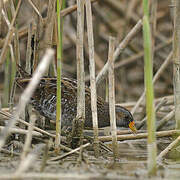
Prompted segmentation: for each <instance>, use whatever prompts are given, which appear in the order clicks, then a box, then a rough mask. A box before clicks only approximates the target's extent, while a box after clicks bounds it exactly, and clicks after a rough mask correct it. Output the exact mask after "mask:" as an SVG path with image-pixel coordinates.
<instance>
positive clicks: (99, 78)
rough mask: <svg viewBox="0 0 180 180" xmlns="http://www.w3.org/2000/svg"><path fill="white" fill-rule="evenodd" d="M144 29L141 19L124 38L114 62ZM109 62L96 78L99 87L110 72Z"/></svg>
mask: <svg viewBox="0 0 180 180" xmlns="http://www.w3.org/2000/svg"><path fill="white" fill-rule="evenodd" d="M141 27H142V20H141V19H140V20H139V21H138V22H137V24H136V25H135V26H134V27H133V28H132V29H131V31H130V32H129V33H128V34H127V36H126V37H125V38H124V40H123V41H122V42H121V43H120V44H119V45H118V47H117V48H116V50H115V52H114V58H113V60H114V61H116V60H117V57H118V56H119V55H120V54H121V53H122V51H123V50H124V48H125V47H126V46H127V45H128V43H129V42H130V41H131V40H132V38H133V37H134V36H135V35H136V34H137V32H138V31H139V30H140V28H141ZM108 66H109V65H108V62H107V63H106V64H105V65H104V67H103V69H102V70H101V71H100V72H99V73H98V75H97V77H96V84H97V86H99V84H100V82H101V81H102V80H103V78H104V77H105V76H106V74H107V70H108Z"/></svg>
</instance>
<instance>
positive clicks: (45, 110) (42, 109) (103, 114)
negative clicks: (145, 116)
mask: <svg viewBox="0 0 180 180" xmlns="http://www.w3.org/2000/svg"><path fill="white" fill-rule="evenodd" d="M28 81H29V79H21V78H18V79H17V84H18V85H19V86H20V87H22V88H24V87H25V86H26V84H27V82H28ZM61 91H62V93H61V97H62V99H61V107H62V127H63V126H71V125H72V120H73V119H74V118H75V117H76V113H77V82H76V80H71V79H69V78H62V80H61ZM90 95H91V94H90V89H89V88H88V87H86V88H85V103H86V106H85V116H86V117H85V127H90V128H92V112H91V96H90ZM31 103H32V105H33V107H34V108H35V109H36V110H37V111H39V113H40V114H41V115H43V116H45V117H46V118H48V119H52V120H55V119H56V78H42V79H41V81H40V84H39V86H38V87H37V89H36V91H35V92H34V94H33V97H32V100H31ZM97 112H98V126H99V127H106V126H109V125H110V120H109V119H110V118H109V105H108V103H106V102H104V100H103V99H102V98H100V97H97ZM132 121H133V117H132V115H131V113H130V112H129V111H128V110H127V109H125V108H123V107H120V106H116V122H117V126H119V127H129V123H130V122H132Z"/></svg>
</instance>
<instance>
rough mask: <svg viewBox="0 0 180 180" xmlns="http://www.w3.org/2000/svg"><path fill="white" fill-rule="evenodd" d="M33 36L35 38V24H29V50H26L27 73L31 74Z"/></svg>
mask: <svg viewBox="0 0 180 180" xmlns="http://www.w3.org/2000/svg"><path fill="white" fill-rule="evenodd" d="M32 36H33V23H30V24H29V27H28V39H27V50H26V67H25V71H26V72H27V73H29V74H31V60H32V57H31V56H32V51H33V49H32Z"/></svg>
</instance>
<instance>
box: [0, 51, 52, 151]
mask: <svg viewBox="0 0 180 180" xmlns="http://www.w3.org/2000/svg"><path fill="white" fill-rule="evenodd" d="M53 55H54V51H53V50H52V49H48V50H47V51H46V54H45V55H44V57H43V58H42V60H41V62H40V64H39V65H38V68H37V70H36V71H35V72H34V75H33V77H32V79H31V81H30V83H29V84H28V86H27V87H26V89H25V90H24V92H23V93H22V95H21V97H20V99H19V103H18V105H17V107H16V111H15V112H14V114H13V117H12V118H11V119H10V121H9V123H8V125H7V126H6V128H5V129H4V130H3V131H2V132H1V136H0V148H2V146H3V145H4V143H5V140H6V138H7V136H8V134H9V129H10V128H12V127H13V126H14V124H15V123H16V121H17V120H18V119H19V116H20V114H21V112H23V111H24V108H25V106H26V104H27V103H28V101H29V100H30V98H31V96H32V94H33V92H34V90H35V88H36V87H37V85H38V83H39V81H40V78H41V77H42V76H43V73H44V72H45V70H46V68H47V67H48V66H49V63H50V60H51V58H52V57H53Z"/></svg>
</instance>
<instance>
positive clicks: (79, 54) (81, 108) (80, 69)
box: [76, 0, 85, 145]
mask: <svg viewBox="0 0 180 180" xmlns="http://www.w3.org/2000/svg"><path fill="white" fill-rule="evenodd" d="M84 3H85V2H84V1H83V0H77V41H76V59H77V60H76V61H77V116H76V119H77V121H79V122H78V123H80V124H81V123H82V125H80V127H79V130H78V131H80V134H79V136H80V145H82V144H83V129H84V121H85V80H84V79H85V72H84V53H83V51H84V47H83V40H84ZM81 127H82V128H81Z"/></svg>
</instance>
